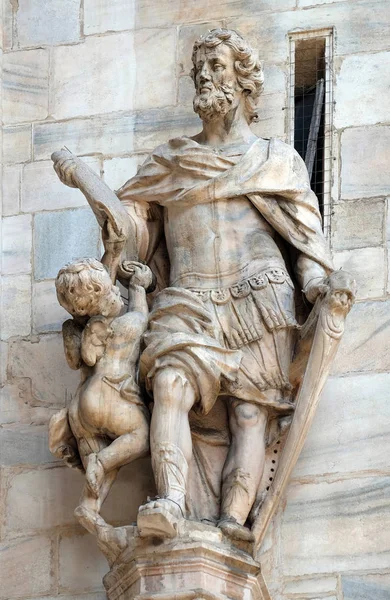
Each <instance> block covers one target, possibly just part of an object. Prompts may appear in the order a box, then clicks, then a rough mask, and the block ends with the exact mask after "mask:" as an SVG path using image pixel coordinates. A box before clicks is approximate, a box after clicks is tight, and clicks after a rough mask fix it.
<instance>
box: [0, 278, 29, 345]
mask: <svg viewBox="0 0 390 600" xmlns="http://www.w3.org/2000/svg"><path fill="white" fill-rule="evenodd" d="M1 321H2V324H1V338H2V339H8V338H10V337H12V336H14V335H28V334H29V333H30V330H31V277H30V276H29V275H16V276H9V277H3V282H2V300H1Z"/></svg>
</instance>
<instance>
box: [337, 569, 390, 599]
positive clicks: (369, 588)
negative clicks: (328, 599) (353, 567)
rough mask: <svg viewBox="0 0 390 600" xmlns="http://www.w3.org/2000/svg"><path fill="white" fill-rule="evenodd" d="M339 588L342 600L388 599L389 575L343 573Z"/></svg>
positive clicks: (389, 588)
mask: <svg viewBox="0 0 390 600" xmlns="http://www.w3.org/2000/svg"><path fill="white" fill-rule="evenodd" d="M341 588H342V592H343V597H344V600H388V598H389V597H390V575H389V574H388V573H383V574H380V573H376V574H373V575H343V576H342V577H341Z"/></svg>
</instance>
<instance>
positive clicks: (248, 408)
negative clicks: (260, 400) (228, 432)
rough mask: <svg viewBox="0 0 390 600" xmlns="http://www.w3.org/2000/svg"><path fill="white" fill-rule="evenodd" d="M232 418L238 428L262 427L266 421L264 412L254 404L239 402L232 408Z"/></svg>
mask: <svg viewBox="0 0 390 600" xmlns="http://www.w3.org/2000/svg"><path fill="white" fill-rule="evenodd" d="M233 420H234V423H235V425H236V427H238V428H239V429H248V428H252V427H262V426H263V425H264V423H265V421H266V413H265V411H264V410H262V408H261V407H260V406H257V405H256V404H251V403H249V402H240V403H237V404H236V406H235V407H234V409H233Z"/></svg>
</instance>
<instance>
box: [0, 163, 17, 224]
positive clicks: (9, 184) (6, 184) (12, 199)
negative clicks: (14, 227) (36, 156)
mask: <svg viewBox="0 0 390 600" xmlns="http://www.w3.org/2000/svg"><path fill="white" fill-rule="evenodd" d="M20 180H21V166H20V165H16V166H9V167H4V168H3V182H2V192H3V216H4V217H7V216H10V215H16V214H18V213H19V211H20Z"/></svg>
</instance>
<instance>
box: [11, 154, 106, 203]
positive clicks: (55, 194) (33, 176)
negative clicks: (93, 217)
mask: <svg viewBox="0 0 390 600" xmlns="http://www.w3.org/2000/svg"><path fill="white" fill-rule="evenodd" d="M85 162H86V163H87V165H88V166H89V167H91V169H93V170H94V171H96V172H97V173H99V172H100V161H99V160H98V159H97V158H86V159H85ZM21 204H22V210H23V212H36V211H39V210H55V209H59V208H72V207H77V206H85V205H86V204H87V202H86V200H85V197H84V196H83V194H81V192H80V190H77V189H74V188H70V187H67V186H65V185H63V184H62V183H61V182H60V181H59V179H58V177H57V175H56V173H55V171H54V169H53V163H52V161H39V162H35V163H29V164H27V165H25V166H24V168H23V175H22V199H21Z"/></svg>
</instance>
